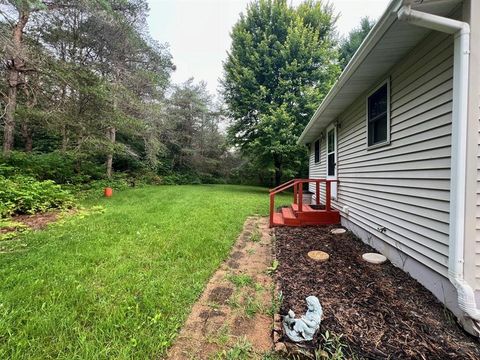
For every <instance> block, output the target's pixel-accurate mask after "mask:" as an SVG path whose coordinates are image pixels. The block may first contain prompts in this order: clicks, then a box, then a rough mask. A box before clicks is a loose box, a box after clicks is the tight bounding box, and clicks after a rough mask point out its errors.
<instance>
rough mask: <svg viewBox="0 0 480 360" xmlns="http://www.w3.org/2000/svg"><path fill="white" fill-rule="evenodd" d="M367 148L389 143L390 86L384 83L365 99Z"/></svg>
mask: <svg viewBox="0 0 480 360" xmlns="http://www.w3.org/2000/svg"><path fill="white" fill-rule="evenodd" d="M367 140H368V146H369V147H370V146H376V145H382V144H388V143H389V142H390V84H389V82H388V81H386V82H385V83H384V84H382V85H381V86H380V87H379V88H377V89H376V90H375V91H374V92H373V93H372V94H371V95H370V96H368V98H367Z"/></svg>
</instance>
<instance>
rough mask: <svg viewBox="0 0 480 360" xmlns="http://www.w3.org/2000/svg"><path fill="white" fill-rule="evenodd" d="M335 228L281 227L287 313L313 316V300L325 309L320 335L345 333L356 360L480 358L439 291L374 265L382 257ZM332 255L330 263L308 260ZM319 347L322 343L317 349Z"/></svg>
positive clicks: (281, 271) (279, 273)
mask: <svg viewBox="0 0 480 360" xmlns="http://www.w3.org/2000/svg"><path fill="white" fill-rule="evenodd" d="M330 229H331V228H328V227H304V228H287V227H284V228H277V229H276V256H277V260H278V261H279V267H278V270H277V281H278V282H279V284H280V287H281V290H282V292H283V303H282V306H281V310H280V313H281V314H286V313H287V312H288V310H289V309H290V308H291V309H293V310H294V311H295V313H296V314H303V313H304V312H305V298H306V297H307V296H309V295H315V296H317V297H318V298H319V299H320V302H321V304H322V306H323V311H324V319H323V321H322V323H321V327H320V331H319V333H318V336H317V339H316V340H315V342H316V343H317V344H318V343H321V338H320V333H324V332H325V331H326V330H328V331H329V332H330V333H332V332H333V333H335V334H337V335H340V334H343V337H342V341H343V342H344V343H345V344H346V345H347V346H348V349H347V353H349V357H352V354H355V355H356V358H367V359H385V358H391V359H429V360H430V359H480V345H479V343H478V342H477V340H476V339H474V338H473V337H472V336H470V335H468V334H467V333H466V332H464V331H463V330H462V329H461V328H460V327H459V325H457V323H456V322H455V320H454V317H453V315H452V314H451V313H450V312H449V311H448V310H446V309H445V307H444V306H443V305H442V304H441V303H440V302H438V301H437V299H436V298H435V297H434V295H433V294H432V293H430V292H429V291H428V290H426V289H425V288H424V287H423V286H422V285H421V284H420V283H418V282H417V281H416V280H414V279H413V278H411V277H410V276H409V275H408V274H407V273H405V272H404V271H402V270H401V269H400V268H397V267H395V266H393V265H392V264H391V263H390V262H387V263H385V264H382V265H373V264H368V263H366V262H365V261H363V260H362V258H361V255H362V254H363V253H365V252H376V251H375V250H374V249H372V248H371V247H370V246H368V245H366V244H364V243H363V242H361V241H360V240H359V239H358V238H356V237H355V236H354V235H353V234H352V233H350V232H347V233H345V234H342V235H332V234H330V232H329V230H330ZM311 250H321V251H325V252H327V253H329V254H330V259H329V260H328V261H327V262H323V263H320V262H315V261H314V260H311V259H309V258H308V257H307V253H308V252H309V251H311ZM314 345H316V344H314Z"/></svg>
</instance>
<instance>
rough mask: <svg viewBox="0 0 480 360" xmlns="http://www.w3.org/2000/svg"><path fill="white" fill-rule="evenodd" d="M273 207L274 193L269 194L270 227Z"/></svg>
mask: <svg viewBox="0 0 480 360" xmlns="http://www.w3.org/2000/svg"><path fill="white" fill-rule="evenodd" d="M274 208H275V194H274V193H271V194H270V227H272V226H273V211H274Z"/></svg>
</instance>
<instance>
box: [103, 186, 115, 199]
mask: <svg viewBox="0 0 480 360" xmlns="http://www.w3.org/2000/svg"><path fill="white" fill-rule="evenodd" d="M103 194H104V195H105V197H112V195H113V189H112V188H109V187H107V188H105V190H103Z"/></svg>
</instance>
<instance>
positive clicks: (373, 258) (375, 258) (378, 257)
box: [362, 253, 387, 264]
mask: <svg viewBox="0 0 480 360" xmlns="http://www.w3.org/2000/svg"><path fill="white" fill-rule="evenodd" d="M362 259H363V260H365V261H366V262H369V263H371V264H383V263H384V262H385V261H387V258H386V257H385V256H383V255H382V254H377V253H365V254H363V255H362Z"/></svg>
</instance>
